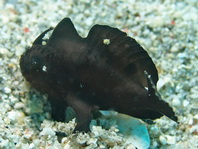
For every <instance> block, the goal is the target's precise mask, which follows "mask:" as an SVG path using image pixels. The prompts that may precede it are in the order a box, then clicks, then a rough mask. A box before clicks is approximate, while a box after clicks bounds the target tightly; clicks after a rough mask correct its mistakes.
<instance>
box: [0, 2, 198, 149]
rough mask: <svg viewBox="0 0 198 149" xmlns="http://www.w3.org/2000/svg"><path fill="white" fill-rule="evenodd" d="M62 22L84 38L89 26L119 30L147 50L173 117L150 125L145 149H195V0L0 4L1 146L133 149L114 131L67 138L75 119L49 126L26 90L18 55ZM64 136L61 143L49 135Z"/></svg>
mask: <svg viewBox="0 0 198 149" xmlns="http://www.w3.org/2000/svg"><path fill="white" fill-rule="evenodd" d="M64 17H69V18H71V19H72V21H73V23H74V25H75V26H76V28H77V30H78V32H79V33H80V34H81V35H82V36H86V34H87V33H88V31H89V30H90V28H91V27H92V26H93V25H94V24H106V25H109V26H112V27H117V28H119V29H120V30H123V31H125V32H127V34H128V35H129V36H131V37H133V38H135V39H136V40H137V41H138V42H139V43H140V44H141V45H142V46H143V47H144V49H146V50H147V52H148V53H149V55H150V56H151V57H152V59H153V61H154V62H155V64H156V66H157V69H158V71H159V78H160V79H159V81H158V90H159V92H160V94H161V96H162V98H163V99H164V100H165V101H166V102H168V103H169V104H170V105H171V107H173V109H174V111H175V112H176V115H177V116H178V118H179V122H180V124H179V125H177V124H175V123H174V122H173V121H171V120H169V119H168V118H166V117H162V118H161V119H158V120H156V121H155V122H156V123H155V124H153V125H148V126H147V128H148V131H149V134H150V139H151V145H150V148H151V149H158V148H160V149H167V148H168V149H196V148H198V40H197V37H198V2H197V1H196V0H180V1H179V0H178V1H176V0H166V1H165V0H156V1H152V0H143V1H135V0H126V1H124V0H119V1H116V0H108V1H104V0H93V1H91V0H79V1H77V0H57V1H54V0H41V1H38V0H2V1H0V35H1V38H0V148H2V149H13V148H18V149H27V148H29V149H37V148H39V149H44V148H48V149H52V148H53V149H54V148H58V149H59V148H60V149H61V148H63V149H67V148H75V149H76V148H86V149H89V148H90V149H91V148H101V149H106V148H114V149H121V148H128V149H130V148H133V146H132V145H131V144H127V143H125V139H124V138H123V136H122V135H120V134H119V132H117V129H116V128H111V129H110V130H104V129H102V128H100V127H94V129H93V132H91V133H88V134H83V133H79V134H76V135H75V134H72V130H73V127H74V125H75V122H74V121H70V122H69V123H57V122H53V121H51V120H50V114H49V113H50V105H49V103H48V102H47V100H46V96H43V95H40V94H39V93H38V92H36V91H35V90H33V89H31V88H30V87H29V86H28V84H27V83H26V82H25V80H24V78H23V77H22V75H21V73H20V69H19V65H18V64H19V59H20V55H21V54H22V53H23V52H24V51H25V49H26V48H27V47H28V46H31V44H32V42H33V41H34V39H35V38H36V37H37V36H38V35H39V34H40V33H41V32H42V31H44V30H46V29H47V28H49V27H51V26H53V27H54V26H55V25H56V24H57V23H58V22H59V21H60V20H62V19H63V18H64ZM57 130H58V131H63V132H65V133H66V137H64V138H63V139H62V141H61V142H59V141H58V138H57V136H56V134H55V131H57Z"/></svg>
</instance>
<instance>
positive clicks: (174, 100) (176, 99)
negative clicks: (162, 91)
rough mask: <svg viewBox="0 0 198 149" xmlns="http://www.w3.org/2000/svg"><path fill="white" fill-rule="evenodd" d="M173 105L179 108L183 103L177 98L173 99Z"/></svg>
mask: <svg viewBox="0 0 198 149" xmlns="http://www.w3.org/2000/svg"><path fill="white" fill-rule="evenodd" d="M172 104H173V105H174V106H179V105H180V104H181V102H180V100H179V98H177V97H175V98H174V99H173V101H172Z"/></svg>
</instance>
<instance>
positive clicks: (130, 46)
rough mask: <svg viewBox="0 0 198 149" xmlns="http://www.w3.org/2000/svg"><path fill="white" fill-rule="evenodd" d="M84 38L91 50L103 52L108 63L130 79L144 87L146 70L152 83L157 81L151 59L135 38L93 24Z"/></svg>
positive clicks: (104, 26) (116, 30)
mask: <svg viewBox="0 0 198 149" xmlns="http://www.w3.org/2000/svg"><path fill="white" fill-rule="evenodd" d="M86 39H87V41H88V43H89V45H88V46H89V48H90V49H91V50H92V51H94V50H98V51H101V52H103V53H105V54H104V55H107V56H108V60H107V61H108V63H109V64H110V65H112V67H113V68H115V70H118V69H119V71H120V72H123V74H125V75H126V77H128V78H130V79H131V80H132V81H136V82H139V84H141V85H142V86H145V87H146V86H147V80H146V79H145V76H144V71H145V70H146V71H147V72H148V73H149V74H151V77H152V80H153V82H154V84H156V83H157V81H158V73H157V69H156V67H155V64H154V63H153V61H152V59H151V58H150V56H149V55H148V53H147V52H146V51H145V50H144V49H143V48H142V47H141V46H140V45H139V44H138V43H137V42H136V40H135V39H133V38H130V37H128V36H127V34H126V33H124V32H122V31H120V30H119V29H117V28H112V27H109V26H106V25H95V26H93V27H92V28H91V30H90V32H89V34H88V36H87V38H86ZM105 41H108V42H105Z"/></svg>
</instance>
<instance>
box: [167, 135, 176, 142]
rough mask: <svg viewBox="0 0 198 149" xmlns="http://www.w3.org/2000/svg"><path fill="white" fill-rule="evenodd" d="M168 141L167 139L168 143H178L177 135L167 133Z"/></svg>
mask: <svg viewBox="0 0 198 149" xmlns="http://www.w3.org/2000/svg"><path fill="white" fill-rule="evenodd" d="M166 141H167V143H168V144H175V143H176V137H175V136H169V135H166Z"/></svg>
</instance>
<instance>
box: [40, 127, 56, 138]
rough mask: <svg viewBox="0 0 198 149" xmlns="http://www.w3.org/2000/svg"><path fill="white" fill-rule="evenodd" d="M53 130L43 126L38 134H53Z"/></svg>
mask: <svg viewBox="0 0 198 149" xmlns="http://www.w3.org/2000/svg"><path fill="white" fill-rule="evenodd" d="M55 134H56V133H55V132H54V131H53V130H52V129H51V128H43V131H41V133H40V135H44V136H45V135H49V136H55Z"/></svg>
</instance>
